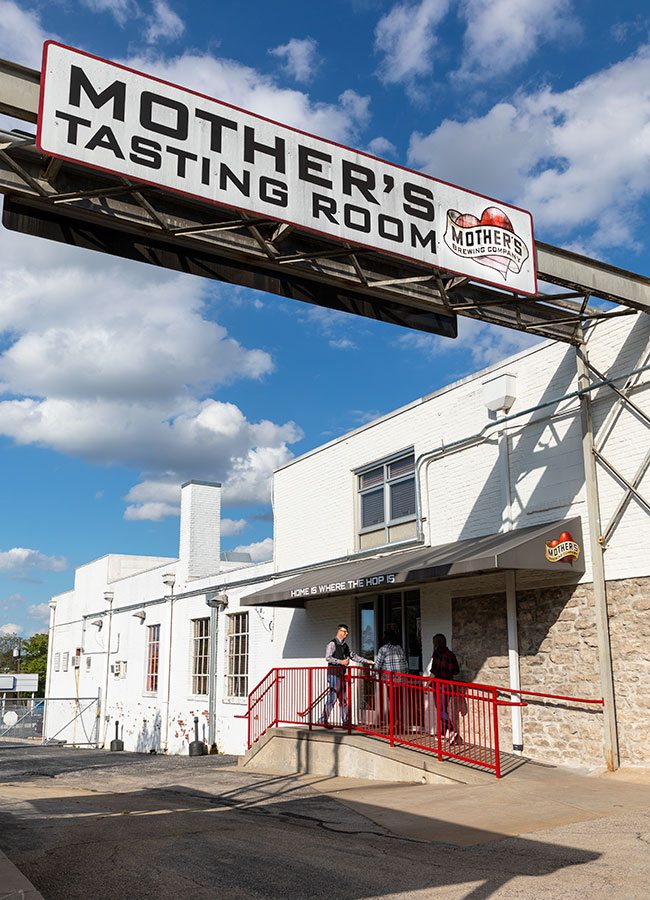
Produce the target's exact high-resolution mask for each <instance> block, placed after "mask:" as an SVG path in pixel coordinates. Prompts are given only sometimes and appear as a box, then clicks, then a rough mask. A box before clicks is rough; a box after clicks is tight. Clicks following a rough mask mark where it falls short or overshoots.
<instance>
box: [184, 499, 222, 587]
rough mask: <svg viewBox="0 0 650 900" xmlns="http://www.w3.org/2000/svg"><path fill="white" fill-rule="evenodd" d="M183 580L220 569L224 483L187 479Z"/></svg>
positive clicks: (190, 579)
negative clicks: (222, 487) (222, 484)
mask: <svg viewBox="0 0 650 900" xmlns="http://www.w3.org/2000/svg"><path fill="white" fill-rule="evenodd" d="M178 556H179V573H178V574H179V580H180V581H184V582H188V581H192V580H194V579H196V578H205V577H206V576H207V575H214V574H216V573H217V572H218V571H219V565H220V559H221V485H220V484H214V483H212V482H209V481H187V482H186V483H185V484H184V485H182V486H181V539H180V550H179V554H178Z"/></svg>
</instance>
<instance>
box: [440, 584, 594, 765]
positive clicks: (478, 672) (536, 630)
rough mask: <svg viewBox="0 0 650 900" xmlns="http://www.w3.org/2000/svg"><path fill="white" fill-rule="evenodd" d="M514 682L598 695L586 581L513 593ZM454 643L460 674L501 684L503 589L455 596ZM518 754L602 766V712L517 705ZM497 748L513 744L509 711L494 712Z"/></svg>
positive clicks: (504, 670) (504, 678) (504, 676)
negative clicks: (515, 621) (520, 723)
mask: <svg viewBox="0 0 650 900" xmlns="http://www.w3.org/2000/svg"><path fill="white" fill-rule="evenodd" d="M517 607H518V627H519V651H520V671H521V686H522V689H524V690H530V691H540V692H543V693H549V694H566V695H572V696H583V697H599V696H600V695H601V692H600V681H599V675H598V656H597V644H596V636H595V620H594V608H593V593H592V589H591V585H577V586H574V585H566V586H561V587H552V588H544V589H538V590H529V591H520V592H519V593H518V595H517ZM452 619H453V646H454V651H455V652H456V653H457V655H458V658H459V661H460V664H461V668H462V675H461V677H463V678H465V679H466V680H472V681H482V682H484V683H487V684H496V685H499V686H504V687H505V686H507V685H508V680H509V673H508V645H507V631H506V602H505V596H504V594H493V595H486V596H481V597H455V598H454V600H453V607H452ZM523 731H524V754H525V755H526V756H530V757H531V758H533V759H538V760H541V761H544V762H550V763H553V764H555V765H560V764H564V765H579V766H587V767H590V768H596V767H599V766H601V765H603V750H602V711H601V708H600V707H595V706H594V707H592V706H589V705H586V704H583V705H576V704H562V703H561V702H559V701H547V702H546V703H544V704H542V703H535V702H534V701H530V702H529V706H527V707H525V708H524V709H523ZM499 734H500V738H501V747H502V749H503V750H504V751H505V750H508V749H509V748H510V747H511V746H512V736H511V734H512V732H511V711H510V710H509V709H508V708H507V707H502V708H501V711H500V716H499Z"/></svg>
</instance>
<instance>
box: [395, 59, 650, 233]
mask: <svg viewBox="0 0 650 900" xmlns="http://www.w3.org/2000/svg"><path fill="white" fill-rule="evenodd" d="M649 82H650V47H648V46H647V45H646V46H644V47H642V48H641V49H640V50H639V51H638V53H636V54H635V55H633V56H630V57H629V58H628V59H626V60H624V61H623V62H620V63H618V64H616V65H613V66H611V67H610V68H607V69H604V70H602V71H600V72H597V73H595V74H594V75H591V76H589V77H588V78H585V79H584V80H583V81H581V82H580V83H579V84H577V85H576V86H575V87H573V88H570V89H569V90H566V91H553V90H551V89H550V88H546V87H544V88H541V89H539V90H537V91H534V92H531V93H528V94H526V93H520V94H518V95H517V96H516V97H515V98H514V100H513V101H512V102H511V103H500V104H497V105H495V106H493V107H492V109H491V110H489V111H488V112H487V113H486V114H485V115H484V116H480V117H477V118H474V119H469V120H467V121H465V122H458V121H451V120H446V121H444V122H443V123H442V124H441V125H440V126H439V127H438V128H436V129H435V130H434V131H432V132H431V133H430V134H428V135H421V134H417V133H416V134H414V135H413V136H412V140H411V145H410V149H409V160H410V162H411V164H413V165H416V166H420V167H422V168H423V169H424V170H425V171H428V172H430V173H431V174H435V175H436V176H437V177H439V178H442V179H445V180H447V181H452V182H456V183H459V184H462V185H464V186H466V187H469V188H473V189H474V190H478V191H480V192H482V193H486V194H488V195H492V196H497V197H499V196H501V197H502V199H504V200H511V201H514V202H516V203H517V204H518V205H520V206H523V207H524V208H526V209H530V210H531V211H532V212H533V215H534V217H535V222H536V226H537V229H538V234H539V229H540V226H541V227H542V228H543V229H544V230H545V232H546V234H548V233H549V232H552V233H556V234H559V235H563V234H566V233H570V232H571V231H573V230H575V229H581V230H582V232H583V235H585V236H587V237H588V239H589V242H590V243H591V245H592V246H593V247H594V248H598V247H599V246H613V245H623V244H626V243H628V244H629V243H630V242H633V241H634V226H635V215H634V210H635V207H636V205H637V204H638V202H639V201H640V200H641V199H643V198H644V197H646V196H647V195H648V192H649V191H650V93H649V92H648V90H647V84H648V83H649Z"/></svg>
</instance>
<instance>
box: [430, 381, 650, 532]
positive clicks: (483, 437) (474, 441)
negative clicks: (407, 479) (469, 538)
mask: <svg viewBox="0 0 650 900" xmlns="http://www.w3.org/2000/svg"><path fill="white" fill-rule="evenodd" d="M647 371H650V364H649V365H644V366H639V367H638V368H636V369H631V370H630V371H629V372H626V373H625V374H622V375H616V376H614V378H602V379H599V380H598V381H595V382H593V383H592V384H589V383H588V372H586V373H585V377H584V379H581V381H582V384H581V386H580V387H579V388H578V390H576V391H570V392H569V393H568V394H562V395H561V396H560V397H554V398H553V399H552V400H545V401H544V402H543V403H538V404H537V405H536V406H529V407H527V408H526V409H522V410H519V412H516V413H511V414H510V415H508V416H502V417H501V418H500V419H495V420H494V421H492V422H488V424H487V425H484V426H483V428H481V430H480V431H477V432H476V433H475V434H471V435H468V436H467V437H463V438H460V439H459V440H456V441H452V442H451V443H450V444H445V443H444V442H443V443H441V444H440V446H439V447H436V448H435V449H434V450H426V451H425V452H424V453H421V454H420V455H419V456H418V458H417V460H416V461H415V512H416V517H417V539H418V540H419V541H421V542H422V541H424V527H423V524H422V491H421V490H420V479H421V472H422V469H423V468H424V488H425V490H424V494H425V496H428V470H429V465H430V464H431V463H432V462H435V461H436V460H437V459H441V458H442V457H443V456H446V455H447V454H449V453H458V452H460V451H461V450H468V449H469V448H470V447H473V446H477V445H478V444H483V443H485V442H486V441H488V440H489V439H490V437H491V435H490V432H491V431H492V429H494V428H497V429H498V428H499V427H502V426H504V425H507V423H509V422H513V421H514V420H515V419H520V418H521V417H522V416H528V415H532V413H535V412H538V411H539V410H540V409H548V407H549V406H557V404H558V403H564V402H565V401H567V400H572V399H573V398H575V397H577V398H578V399H579V400H581V401H582V400H583V398H585V397H588V396H589V394H590V393H591V392H592V391H597V390H599V389H600V388H601V387H604V386H605V385H607V384H615V383H616V382H617V381H626V380H627V379H628V378H630V377H631V376H632V375H639V374H640V373H641V372H647ZM429 543H431V534H429Z"/></svg>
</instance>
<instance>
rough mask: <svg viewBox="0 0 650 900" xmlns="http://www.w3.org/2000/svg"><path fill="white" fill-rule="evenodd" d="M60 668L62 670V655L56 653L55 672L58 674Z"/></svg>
mask: <svg viewBox="0 0 650 900" xmlns="http://www.w3.org/2000/svg"><path fill="white" fill-rule="evenodd" d="M60 668H61V654H60V653H55V654H54V671H55V672H58V671H59V669H60Z"/></svg>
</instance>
